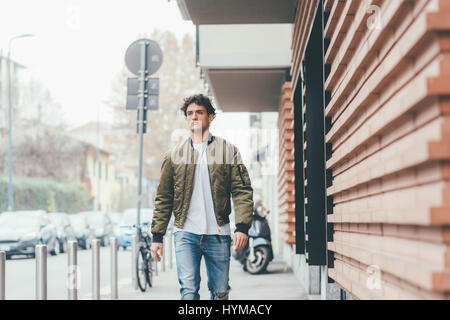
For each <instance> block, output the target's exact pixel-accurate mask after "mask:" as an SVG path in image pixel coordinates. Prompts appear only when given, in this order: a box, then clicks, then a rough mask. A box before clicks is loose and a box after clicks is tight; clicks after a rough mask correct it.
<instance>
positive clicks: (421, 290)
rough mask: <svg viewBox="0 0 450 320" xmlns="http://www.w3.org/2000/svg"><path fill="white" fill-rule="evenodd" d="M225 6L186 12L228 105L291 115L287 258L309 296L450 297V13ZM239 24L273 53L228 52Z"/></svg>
mask: <svg viewBox="0 0 450 320" xmlns="http://www.w3.org/2000/svg"><path fill="white" fill-rule="evenodd" d="M213 2H214V4H211V1H206V0H190V1H189V0H178V1H177V3H178V5H179V7H180V11H181V12H182V14H183V16H184V18H185V19H190V20H192V21H193V23H194V24H196V25H198V26H199V27H198V30H199V32H198V41H199V42H200V45H199V46H200V50H199V52H198V54H199V57H200V58H199V66H200V68H202V70H203V72H204V73H205V74H206V77H205V78H206V81H208V85H209V87H210V88H211V93H212V95H213V96H214V99H215V101H216V102H217V103H218V104H219V105H220V106H221V108H222V109H223V110H224V111H227V108H229V110H233V111H236V110H237V109H238V110H240V111H246V112H257V111H258V110H259V111H260V112H265V111H272V110H273V108H275V109H276V110H277V111H278V129H279V132H278V133H279V136H278V141H279V163H278V185H277V188H278V212H277V213H276V214H277V216H278V222H279V239H280V241H282V243H283V244H282V246H281V247H282V250H281V256H282V257H283V258H284V259H285V260H286V261H287V262H288V263H289V264H290V266H291V267H292V268H293V270H294V271H295V273H296V274H297V276H298V278H299V280H300V281H301V284H302V285H303V286H304V288H305V289H306V290H307V291H308V293H309V295H310V296H311V297H312V298H314V297H320V298H322V299H350V298H351V299H449V298H450V167H449V166H450V118H449V112H450V100H449V99H450V53H449V52H450V37H449V34H450V23H449V22H450V19H449V17H450V2H449V1H447V0H398V1H389V0H366V1H362V0H361V1H360V0H296V1H294V0H293V1H290V0H289V1H275V0H273V1H271V0H262V1H260V2H259V6H258V8H257V9H258V10H256V9H255V8H254V7H252V5H251V2H243V1H231V0H230V1H227V3H226V6H225V5H224V4H220V1H213ZM227 24H228V25H230V26H231V28H229V30H231V31H233V32H235V33H234V36H235V37H237V34H240V37H241V38H239V39H241V40H237V42H236V44H237V43H240V42H239V41H242V37H245V36H246V34H247V32H250V31H249V30H252V31H254V32H255V33H259V32H261V33H264V37H265V42H264V43H265V44H267V45H268V46H269V47H270V48H268V49H267V50H264V49H265V48H264V47H262V44H261V43H258V44H254V45H253V46H251V45H252V37H249V38H247V41H249V43H250V44H247V45H246V46H244V47H242V46H240V45H234V44H233V42H230V43H228V45H227V46H226V48H225V49H223V50H220V47H219V46H215V45H214V42H213V41H211V40H210V38H211V36H208V34H207V33H205V30H215V32H216V35H218V34H219V32H220V34H221V35H222V34H223V33H224V32H226V30H227V29H226V28H227V27H228V26H227ZM222 28H223V29H222ZM236 30H240V32H239V31H236ZM255 30H259V31H255ZM231 31H230V32H231ZM286 33H288V34H289V41H284V40H283V39H286ZM253 38H256V39H259V38H258V37H256V36H254V37H253ZM218 39H222V38H221V37H218ZM209 44H211V46H209ZM287 45H288V50H286V49H283V48H286V46H287ZM202 47H204V48H206V47H208V50H210V51H212V52H210V53H211V54H210V55H209V56H207V57H208V60H202V54H203V57H205V55H204V54H205V53H204V52H203V51H202V49H201V48H202ZM215 50H216V51H215ZM252 50H253V51H252ZM262 50H264V52H262ZM264 53H266V54H265V55H264ZM221 55H224V56H221ZM225 56H226V57H225ZM249 57H253V59H251V58H249ZM283 57H284V58H285V57H289V63H288V64H287V65H286V63H285V60H284V58H283ZM219 58H220V59H219ZM244 58H245V59H244ZM214 59H217V60H216V61H214ZM219 60H222V61H225V62H227V63H226V64H220V63H219V62H220V61H219ZM230 61H234V63H233V62H230ZM246 76H247V77H246ZM235 77H236V78H237V77H239V79H238V80H236V82H234V81H233V78H235ZM236 78H235V79H236ZM244 81H247V83H243V82H244ZM233 83H234V86H233ZM238 84H239V85H240V86H242V85H246V87H245V92H244V91H240V90H239V88H237V86H236V85H238ZM249 88H250V89H249ZM227 89H229V90H227ZM254 93H255V94H254ZM258 93H259V94H260V95H259V96H257V94H258ZM262 96H264V101H265V103H262V102H261V101H260V100H258V98H260V97H262ZM249 100H250V101H249ZM274 101H276V103H275V102H274Z"/></svg>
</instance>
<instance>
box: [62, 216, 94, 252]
mask: <svg viewBox="0 0 450 320" xmlns="http://www.w3.org/2000/svg"><path fill="white" fill-rule="evenodd" d="M68 216H69V220H70V224H71V226H72V228H73V231H74V233H75V237H76V240H77V242H78V246H79V247H80V248H82V249H89V248H90V247H91V246H92V240H93V239H95V233H94V229H93V228H92V227H90V226H89V224H88V222H87V218H86V216H85V215H84V214H83V213H75V214H70V215H68Z"/></svg>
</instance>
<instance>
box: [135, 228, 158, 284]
mask: <svg viewBox="0 0 450 320" xmlns="http://www.w3.org/2000/svg"><path fill="white" fill-rule="evenodd" d="M137 234H138V239H139V240H138V241H139V242H138V252H137V255H136V279H137V283H138V286H139V289H140V290H141V291H142V292H145V291H146V290H147V284H148V285H149V286H150V287H152V282H153V263H154V258H153V255H152V252H151V250H150V247H151V244H152V240H151V238H150V234H149V229H148V223H144V224H142V227H138V228H137Z"/></svg>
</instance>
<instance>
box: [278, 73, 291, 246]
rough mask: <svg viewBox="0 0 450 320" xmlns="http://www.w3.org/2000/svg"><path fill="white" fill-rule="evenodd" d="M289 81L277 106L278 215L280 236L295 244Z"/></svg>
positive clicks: (286, 241) (288, 242)
mask: <svg viewBox="0 0 450 320" xmlns="http://www.w3.org/2000/svg"><path fill="white" fill-rule="evenodd" d="M291 95H292V88H291V83H290V82H287V83H285V85H284V86H283V88H282V98H281V103H280V107H279V116H278V129H279V139H280V140H279V149H280V150H279V161H280V162H279V171H278V172H279V175H278V203H279V208H278V212H279V215H280V219H279V225H280V237H281V240H282V241H284V242H285V243H287V244H290V245H292V244H295V195H294V189H295V182H294V154H293V152H294V142H293V139H294V129H293V128H294V114H293V111H294V108H293V103H292V101H291V99H290V98H291Z"/></svg>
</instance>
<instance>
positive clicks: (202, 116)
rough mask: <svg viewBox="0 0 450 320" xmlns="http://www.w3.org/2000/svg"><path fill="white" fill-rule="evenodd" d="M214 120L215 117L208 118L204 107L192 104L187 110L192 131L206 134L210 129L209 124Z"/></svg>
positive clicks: (187, 118)
mask: <svg viewBox="0 0 450 320" xmlns="http://www.w3.org/2000/svg"><path fill="white" fill-rule="evenodd" d="M213 119H214V115H212V114H210V115H209V116H208V112H206V108H205V107H204V106H199V105H197V104H195V103H192V104H190V105H189V106H188V107H187V109H186V120H187V122H188V125H189V129H190V130H191V131H195V132H205V130H207V129H209V124H210V123H211V122H212V121H213Z"/></svg>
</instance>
